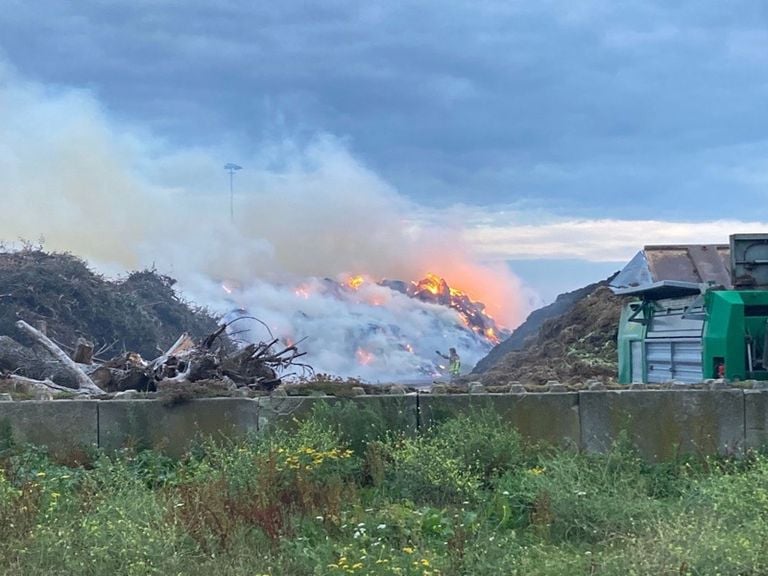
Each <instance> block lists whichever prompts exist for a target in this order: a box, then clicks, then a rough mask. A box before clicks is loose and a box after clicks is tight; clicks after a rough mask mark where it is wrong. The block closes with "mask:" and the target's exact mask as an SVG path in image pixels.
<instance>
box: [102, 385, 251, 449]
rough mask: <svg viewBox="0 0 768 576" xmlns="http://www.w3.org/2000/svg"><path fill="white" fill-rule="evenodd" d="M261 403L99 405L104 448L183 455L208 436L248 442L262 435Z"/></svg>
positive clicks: (205, 401) (133, 402)
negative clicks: (255, 435)
mask: <svg viewBox="0 0 768 576" xmlns="http://www.w3.org/2000/svg"><path fill="white" fill-rule="evenodd" d="M258 422H259V405H258V402H256V401H254V400H251V399H248V398H201V399H198V400H193V401H189V402H184V403H183V404H178V405H171V406H168V405H165V404H163V403H161V402H158V401H156V400H111V401H103V402H100V403H99V424H98V428H99V447H100V448H103V449H105V450H117V449H119V448H123V447H126V446H132V447H136V448H153V449H156V450H160V451H162V452H164V453H166V454H169V455H173V456H177V455H180V454H183V453H184V451H186V450H187V449H188V448H189V447H190V446H191V445H192V443H193V442H195V441H196V440H199V439H200V438H202V437H204V436H211V437H213V438H217V437H218V438H229V439H235V438H242V437H244V436H246V435H247V434H249V433H255V432H257V431H258Z"/></svg>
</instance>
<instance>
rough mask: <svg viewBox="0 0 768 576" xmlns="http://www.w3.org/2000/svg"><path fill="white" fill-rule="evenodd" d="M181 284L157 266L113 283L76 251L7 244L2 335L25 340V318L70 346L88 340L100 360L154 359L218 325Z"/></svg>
mask: <svg viewBox="0 0 768 576" xmlns="http://www.w3.org/2000/svg"><path fill="white" fill-rule="evenodd" d="M174 284H175V280H174V279H173V278H170V277H168V276H164V275H162V274H159V273H157V272H156V271H155V270H143V271H138V272H133V273H131V274H130V275H128V276H127V277H126V278H124V279H121V280H119V281H115V282H112V281H109V280H107V279H105V278H103V277H102V276H100V275H98V274H96V273H94V272H93V271H92V270H91V269H90V268H88V266H87V264H86V263H85V262H84V261H83V260H81V259H79V258H77V257H76V256H73V255H71V254H62V253H49V252H45V251H43V250H42V249H40V248H39V247H34V246H28V247H27V248H25V249H23V250H15V251H7V250H3V249H2V246H0V334H6V335H9V336H13V337H14V338H16V339H17V340H19V339H23V338H24V335H23V334H21V333H19V332H17V330H16V322H17V321H18V320H24V321H26V322H27V323H29V324H30V325H32V326H40V325H44V326H45V331H46V334H47V335H48V336H49V337H50V338H51V340H53V341H55V342H56V343H57V344H58V345H59V346H60V347H62V348H65V349H71V348H73V347H74V346H75V345H76V342H77V340H78V338H80V337H83V338H86V339H88V340H90V341H91V342H93V343H94V354H95V355H96V356H99V357H102V356H113V355H116V354H118V353H120V352H128V351H133V352H136V353H138V354H141V355H142V356H143V357H144V358H154V357H156V356H158V355H159V354H161V353H162V352H163V351H164V350H166V349H167V348H168V347H169V346H170V345H171V344H173V342H174V341H175V340H176V339H177V338H178V336H179V334H182V333H184V332H187V333H188V334H190V336H191V337H192V338H204V337H205V336H206V335H207V334H210V333H211V332H213V331H214V330H216V327H217V326H218V322H217V321H216V319H215V318H213V316H211V315H210V314H209V313H208V312H207V311H206V310H205V309H202V308H198V307H195V306H192V305H190V304H189V303H187V302H185V301H183V300H182V299H181V298H179V296H178V294H177V293H176V291H175V290H174Z"/></svg>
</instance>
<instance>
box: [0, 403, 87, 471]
mask: <svg viewBox="0 0 768 576" xmlns="http://www.w3.org/2000/svg"><path fill="white" fill-rule="evenodd" d="M98 404H99V402H98V401H95V400H48V401H28V402H0V442H8V441H9V440H10V441H11V442H13V443H16V444H25V443H29V444H36V445H38V446H45V447H47V448H48V450H49V452H50V453H51V454H53V455H55V456H60V457H67V456H69V455H71V454H72V453H74V452H75V451H77V450H81V449H82V448H83V447H89V446H96V445H97V444H98V425H97V419H98V412H97V410H98ZM3 437H6V438H3Z"/></svg>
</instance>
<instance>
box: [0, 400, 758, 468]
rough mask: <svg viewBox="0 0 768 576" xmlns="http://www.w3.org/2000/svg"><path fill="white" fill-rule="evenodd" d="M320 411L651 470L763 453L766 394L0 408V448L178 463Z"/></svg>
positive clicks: (357, 423)
mask: <svg viewBox="0 0 768 576" xmlns="http://www.w3.org/2000/svg"><path fill="white" fill-rule="evenodd" d="M321 404H327V405H331V406H332V408H333V410H338V411H337V412H336V413H335V414H336V415H339V417H340V418H343V419H344V421H345V423H346V425H347V426H348V427H349V428H350V429H355V427H370V429H371V431H373V430H374V429H375V430H382V429H385V430H392V431H401V432H404V433H406V434H416V433H417V431H418V430H419V429H422V430H426V429H428V428H429V427H431V426H434V425H435V424H436V423H438V422H440V421H442V420H445V419H447V418H450V417H453V416H458V415H461V414H467V415H471V414H480V413H482V411H484V410H486V411H493V412H495V413H497V414H499V415H500V417H501V419H502V420H503V421H504V422H506V423H508V424H509V425H510V426H512V427H514V428H515V429H517V430H518V431H519V432H520V434H521V435H522V436H523V437H524V438H526V439H528V440H530V441H533V442H539V441H541V442H546V443H550V444H554V445H559V446H573V447H579V448H581V449H583V450H586V451H590V452H604V451H607V450H609V449H610V448H611V446H612V445H613V444H614V442H615V441H616V440H617V439H618V438H619V437H620V436H621V435H622V433H626V434H627V436H628V438H629V440H631V441H632V442H633V443H634V445H635V446H637V448H638V449H639V450H640V452H641V454H642V455H643V456H644V457H645V458H647V459H649V460H657V461H658V460H666V459H671V458H673V457H674V456H676V455H678V454H684V453H697V454H741V453H742V452H743V450H744V448H745V447H748V448H762V447H765V446H766V445H768V391H758V390H754V391H752V390H747V391H741V390H738V389H731V390H716V391H714V390H713V391H708V390H621V391H615V390H603V391H592V392H587V391H584V392H578V393H544V394H519V395H518V394H472V395H437V394H435V395H431V394H422V395H419V396H416V395H401V396H359V397H354V398H335V397H293V396H288V397H270V398H258V399H247V398H208V399H199V400H192V401H189V402H185V403H183V404H178V405H175V406H169V405H165V404H163V403H162V402H159V401H157V400H114V401H80V400H62V401H48V402H37V401H34V402H0V448H1V447H2V445H3V442H4V441H5V439H6V438H7V437H10V438H11V439H12V440H13V441H15V442H18V443H32V444H38V445H43V446H47V447H48V448H49V449H50V450H51V452H53V453H54V454H60V455H66V454H67V453H68V452H71V451H73V450H76V449H78V448H81V447H83V446H94V445H98V446H99V447H101V448H103V449H106V450H115V449H119V448H122V447H124V446H134V447H137V448H155V449H159V450H162V451H164V452H165V453H167V454H170V455H179V454H182V453H183V452H184V451H185V450H187V449H188V448H189V447H190V446H191V445H192V443H194V442H195V441H196V439H198V438H200V437H201V436H213V437H221V438H224V437H226V438H240V437H244V436H245V435H247V434H249V433H254V432H264V431H267V430H269V429H270V428H271V427H273V426H276V427H285V428H290V427H293V426H295V425H296V422H297V421H300V420H302V419H304V418H307V417H308V416H309V415H310V414H311V413H312V412H313V411H314V410H315V409H316V408H317V407H318V406H319V405H321ZM332 414H333V413H332ZM359 436H360V437H362V438H364V437H365V434H362V435H359Z"/></svg>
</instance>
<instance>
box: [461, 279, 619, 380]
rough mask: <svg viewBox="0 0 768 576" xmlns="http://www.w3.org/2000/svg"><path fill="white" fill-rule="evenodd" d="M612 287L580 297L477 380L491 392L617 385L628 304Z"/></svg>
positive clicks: (601, 287)
mask: <svg viewBox="0 0 768 576" xmlns="http://www.w3.org/2000/svg"><path fill="white" fill-rule="evenodd" d="M606 284H607V282H601V283H598V284H595V285H592V286H591V290H590V291H589V292H588V293H586V294H585V293H580V294H579V296H580V298H579V299H577V300H575V301H574V302H572V303H569V308H568V309H567V310H566V311H565V312H564V313H562V314H561V315H558V316H555V317H554V318H549V319H547V320H545V321H544V322H543V323H542V324H541V327H540V328H539V329H538V331H537V332H535V333H533V334H531V335H530V336H528V337H527V338H526V339H525V341H524V343H523V344H522V346H520V347H517V349H512V350H511V351H509V352H507V353H506V354H498V353H495V354H494V353H493V352H492V354H494V359H495V362H493V364H491V365H490V366H488V364H487V363H486V364H485V365H484V368H485V370H484V371H483V372H482V373H480V374H473V375H472V377H473V378H474V379H476V380H479V381H480V382H482V383H483V384H486V385H489V386H498V385H504V384H507V383H509V382H519V383H521V384H533V385H539V384H546V383H548V382H553V381H556V382H559V383H562V384H578V383H582V384H583V383H586V382H588V381H590V380H594V379H597V380H601V381H603V382H606V383H612V382H613V381H615V378H616V370H617V361H618V359H617V352H616V331H617V329H618V324H619V315H620V313H621V305H622V300H621V298H620V297H618V296H615V295H614V294H613V292H611V290H610V289H609V288H608V287H607V285H606ZM514 337H515V334H514V333H513V335H512V338H514ZM501 346H503V343H502V345H501Z"/></svg>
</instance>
